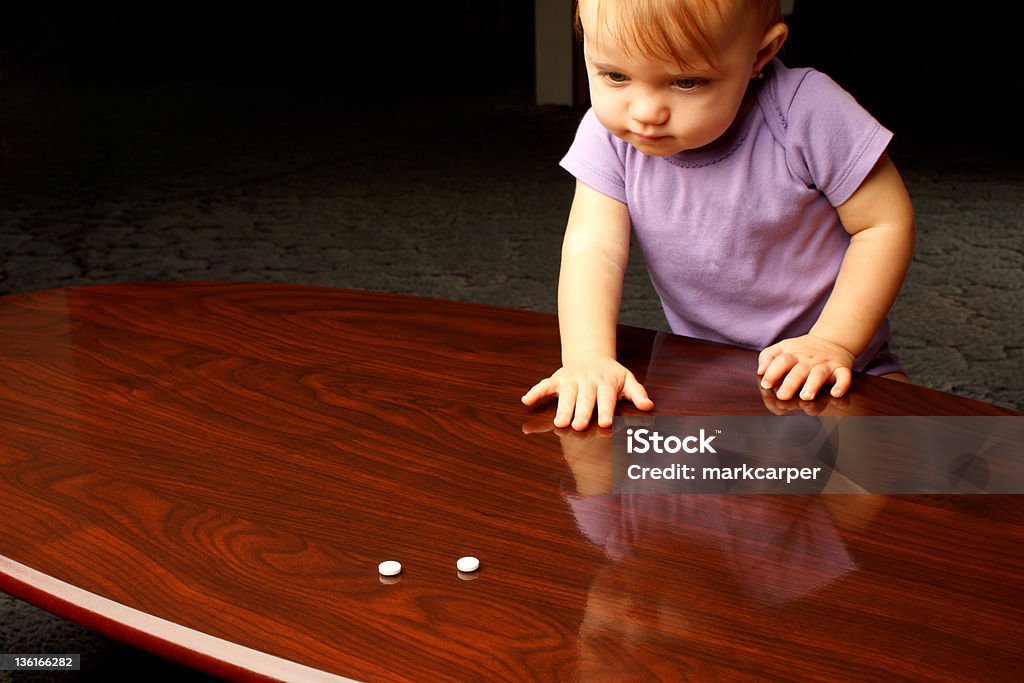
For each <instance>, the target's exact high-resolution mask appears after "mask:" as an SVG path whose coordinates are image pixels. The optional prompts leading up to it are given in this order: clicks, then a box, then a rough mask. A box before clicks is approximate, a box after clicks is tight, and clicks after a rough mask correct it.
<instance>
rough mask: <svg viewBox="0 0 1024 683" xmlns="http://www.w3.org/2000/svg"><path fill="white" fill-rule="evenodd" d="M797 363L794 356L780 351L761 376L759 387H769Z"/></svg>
mask: <svg viewBox="0 0 1024 683" xmlns="http://www.w3.org/2000/svg"><path fill="white" fill-rule="evenodd" d="M796 363H797V360H796V356H794V355H793V354H791V353H780V354H779V355H777V356H775V358H773V359H772V361H771V362H770V363H769V364H768V366H767V367H766V368H765V370H764V374H763V375H762V376H761V388H762V389H771V388H772V387H774V386H775V385H776V384H777V383H778V381H779V380H781V379H782V378H783V377H785V376H786V375H787V374H789V371H790V370H792V369H793V366H795V365H796Z"/></svg>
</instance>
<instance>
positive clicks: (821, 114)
mask: <svg viewBox="0 0 1024 683" xmlns="http://www.w3.org/2000/svg"><path fill="white" fill-rule="evenodd" d="M783 116H784V118H785V127H786V161H787V164H788V165H789V167H790V169H791V170H792V172H793V173H794V174H795V175H796V176H797V177H799V178H800V179H801V180H803V181H804V182H805V183H806V184H807V185H808V186H811V185H813V186H814V187H816V188H817V189H818V190H820V191H821V192H822V193H823V194H824V195H825V197H826V198H828V201H829V203H830V204H832V206H839V205H840V204H842V203H843V202H845V201H846V200H847V199H849V198H850V197H851V196H852V195H853V193H854V192H856V190H857V188H858V187H860V184H861V183H862V182H864V179H865V178H866V177H867V175H868V173H870V172H871V169H872V168H874V166H875V163H876V162H877V161H878V159H879V158H881V156H882V153H883V152H885V148H886V147H888V145H889V141H890V140H891V139H892V133H891V132H890V131H888V130H887V129H885V128H884V127H882V125H881V124H880V123H879V122H878V121H877V120H875V118H874V117H873V116H872V115H871V114H870V113H868V112H867V111H866V110H865V109H864V108H863V107H862V106H861V105H860V104H859V103H858V102H857V101H856V100H855V99H854V98H853V96H852V95H850V93H848V92H846V91H845V90H843V89H842V88H840V87H839V86H838V85H837V84H836V83H835V81H833V80H832V79H831V78H829V77H828V76H826V75H825V74H823V73H821V72H819V71H808V72H807V73H806V75H805V77H804V78H803V79H802V80H801V81H800V85H799V87H798V88H797V89H796V92H795V93H794V94H793V99H792V101H791V103H790V106H789V108H788V111H786V112H785V113H784V115H783Z"/></svg>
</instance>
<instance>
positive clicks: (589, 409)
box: [572, 382, 597, 432]
mask: <svg viewBox="0 0 1024 683" xmlns="http://www.w3.org/2000/svg"><path fill="white" fill-rule="evenodd" d="M595 403H597V388H596V387H595V386H594V385H593V384H591V383H590V382H586V383H583V384H580V385H579V391H578V393H577V394H576V416H575V417H574V418H573V420H572V428H573V429H575V430H576V431H578V432H580V431H583V430H584V429H586V428H587V427H588V426H590V418H591V416H593V414H594V404H595Z"/></svg>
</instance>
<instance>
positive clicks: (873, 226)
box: [757, 155, 914, 400]
mask: <svg viewBox="0 0 1024 683" xmlns="http://www.w3.org/2000/svg"><path fill="white" fill-rule="evenodd" d="M837 210H838V211H839V218H840V220H841V221H842V223H843V227H844V228H846V230H847V232H849V233H850V234H851V235H852V237H851V239H850V246H849V248H848V249H847V251H846V255H845V257H844V258H843V264H842V267H841V268H840V270H839V277H838V278H837V279H836V284H835V287H834V288H833V290H832V294H831V295H830V296H829V299H828V302H827V303H826V304H825V309H824V310H823V311H822V313H821V316H819V317H818V320H817V322H816V323H815V324H814V326H813V327H812V328H811V330H810V333H809V334H806V335H804V336H802V337H796V338H793V339H784V340H782V341H781V342H779V343H778V344H774V345H772V346H769V347H768V348H766V349H765V350H764V351H762V352H761V356H760V358H759V359H758V369H757V374H758V375H761V386H762V387H764V388H765V389H768V388H770V387H773V386H775V385H776V384H777V383H778V382H779V381H780V380H781V381H782V384H781V386H779V388H778V390H777V392H776V394H777V395H778V397H779V398H780V399H783V400H788V399H790V398H793V396H795V395H796V393H797V392H798V391H799V392H800V398H802V399H805V400H810V399H813V398H814V397H815V396H816V395H817V393H818V390H820V389H821V387H822V386H824V385H825V384H827V383H829V382H832V383H834V386H833V387H832V392H831V393H832V396H834V397H837V398H838V397H840V396H842V395H843V394H845V393H846V391H847V390H848V389H849V388H850V384H851V382H852V381H853V374H852V369H851V368H852V366H853V361H854V359H855V358H856V357H857V356H858V355H860V354H861V353H862V352H863V351H864V349H866V348H867V346H868V344H869V343H870V342H871V339H872V337H873V336H874V334H875V332H876V331H877V330H878V328H879V326H880V325H881V324H882V321H883V320H884V319H885V316H886V315H887V314H888V313H889V309H890V308H891V307H892V304H893V302H894V301H895V300H896V295H897V294H898V293H899V290H900V287H901V286H902V284H903V278H904V277H905V276H906V274H907V269H908V268H909V267H910V260H911V258H912V256H913V250H914V210H913V207H912V206H911V203H910V197H909V195H908V194H907V189H906V187H905V186H904V185H903V180H902V179H901V178H900V175H899V172H898V171H897V170H896V167H895V166H894V165H893V163H892V161H891V160H890V159H889V157H888V155H882V157H881V158H880V159H879V160H878V163H877V164H875V167H874V168H873V169H872V170H871V173H869V174H868V177H867V178H865V180H864V182H863V183H861V186H860V187H859V188H858V189H857V191H856V192H854V193H853V195H852V196H851V197H850V198H849V199H848V200H847V201H846V202H844V203H843V204H842V205H840V206H839V207H838V209H837ZM801 387H802V389H801Z"/></svg>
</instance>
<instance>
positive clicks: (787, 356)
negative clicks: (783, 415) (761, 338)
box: [757, 334, 853, 401]
mask: <svg viewBox="0 0 1024 683" xmlns="http://www.w3.org/2000/svg"><path fill="white" fill-rule="evenodd" d="M851 368H853V354H852V353H850V352H849V351H847V350H846V349H844V348H843V347H842V346H840V345H839V344H836V343H834V342H830V341H828V340H826V339H822V338H821V337H815V336H814V335H811V334H805V335H804V336H802V337H794V338H792V339H783V340H782V341H780V342H779V343H778V344H773V345H771V346H769V347H768V348H766V349H765V350H764V351H762V352H761V355H760V356H759V357H758V361H757V374H758V376H760V377H761V388H762V389H771V388H772V387H774V386H775V385H776V384H778V382H779V381H780V380H782V384H781V385H780V386H779V388H778V389H777V390H776V392H775V394H776V396H778V397H779V398H780V399H782V400H783V401H788V400H789V399H791V398H793V397H794V396H796V393H797V391H799V392H800V398H801V399H803V400H805V401H810V400H813V399H814V397H815V396H817V395H818V390H819V389H821V388H822V387H823V386H824V385H825V384H828V383H832V384H833V386H832V392H831V393H832V396H833V397H834V398H839V397H840V396H842V395H843V394H845V393H846V392H847V390H848V389H849V388H850V384H851V383H852V382H853V371H852V369H851ZM783 378H785V379H783ZM801 387H803V388H802V389H801Z"/></svg>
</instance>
